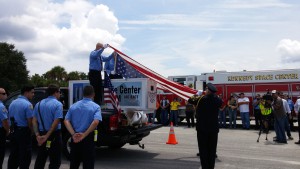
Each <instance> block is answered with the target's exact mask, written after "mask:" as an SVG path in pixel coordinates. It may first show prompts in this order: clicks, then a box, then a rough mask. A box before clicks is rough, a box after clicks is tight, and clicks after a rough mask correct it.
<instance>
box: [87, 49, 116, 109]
mask: <svg viewBox="0 0 300 169" xmlns="http://www.w3.org/2000/svg"><path fill="white" fill-rule="evenodd" d="M107 47H109V45H108V44H104V45H103V44H101V43H97V44H96V49H95V50H93V51H92V52H91V53H90V64H89V74H88V76H89V81H90V84H91V85H92V86H93V87H94V90H95V98H94V101H95V103H97V104H99V105H100V104H101V102H102V101H103V98H102V93H103V87H102V76H101V71H102V69H103V65H102V64H103V62H108V61H110V60H111V58H113V56H114V54H113V53H112V54H111V55H110V56H108V57H104V56H102V55H101V54H102V53H103V51H104V49H105V48H107Z"/></svg>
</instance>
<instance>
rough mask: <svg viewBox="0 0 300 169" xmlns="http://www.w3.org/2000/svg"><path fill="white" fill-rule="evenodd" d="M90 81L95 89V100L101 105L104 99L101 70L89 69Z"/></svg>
mask: <svg viewBox="0 0 300 169" xmlns="http://www.w3.org/2000/svg"><path fill="white" fill-rule="evenodd" d="M89 81H90V84H91V85H92V86H93V87H94V90H95V98H94V102H95V103H97V104H98V105H101V103H102V101H103V98H102V95H103V86H102V77H101V71H97V70H90V71H89Z"/></svg>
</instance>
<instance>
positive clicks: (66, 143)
mask: <svg viewBox="0 0 300 169" xmlns="http://www.w3.org/2000/svg"><path fill="white" fill-rule="evenodd" d="M70 143H71V135H70V134H66V135H65V136H64V137H63V140H62V151H63V154H64V155H65V157H66V158H67V159H68V160H70V152H71V148H70Z"/></svg>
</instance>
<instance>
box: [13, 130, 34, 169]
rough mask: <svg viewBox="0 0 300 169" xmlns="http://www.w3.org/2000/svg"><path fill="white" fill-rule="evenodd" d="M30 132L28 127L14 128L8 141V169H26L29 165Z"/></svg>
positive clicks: (30, 150)
mask: <svg viewBox="0 0 300 169" xmlns="http://www.w3.org/2000/svg"><path fill="white" fill-rule="evenodd" d="M31 152H32V145H31V131H30V129H29V128H28V127H15V129H14V133H13V134H12V136H11V140H10V155H9V158H8V164H7V168H8V169H17V168H18V167H20V169H28V168H29V166H30V163H31Z"/></svg>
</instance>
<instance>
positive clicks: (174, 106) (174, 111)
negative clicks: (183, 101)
mask: <svg viewBox="0 0 300 169" xmlns="http://www.w3.org/2000/svg"><path fill="white" fill-rule="evenodd" d="M170 106H171V111H170V122H173V123H174V125H175V126H176V127H178V107H179V106H180V103H179V102H178V101H177V98H174V99H173V101H172V102H171V103H170Z"/></svg>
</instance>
